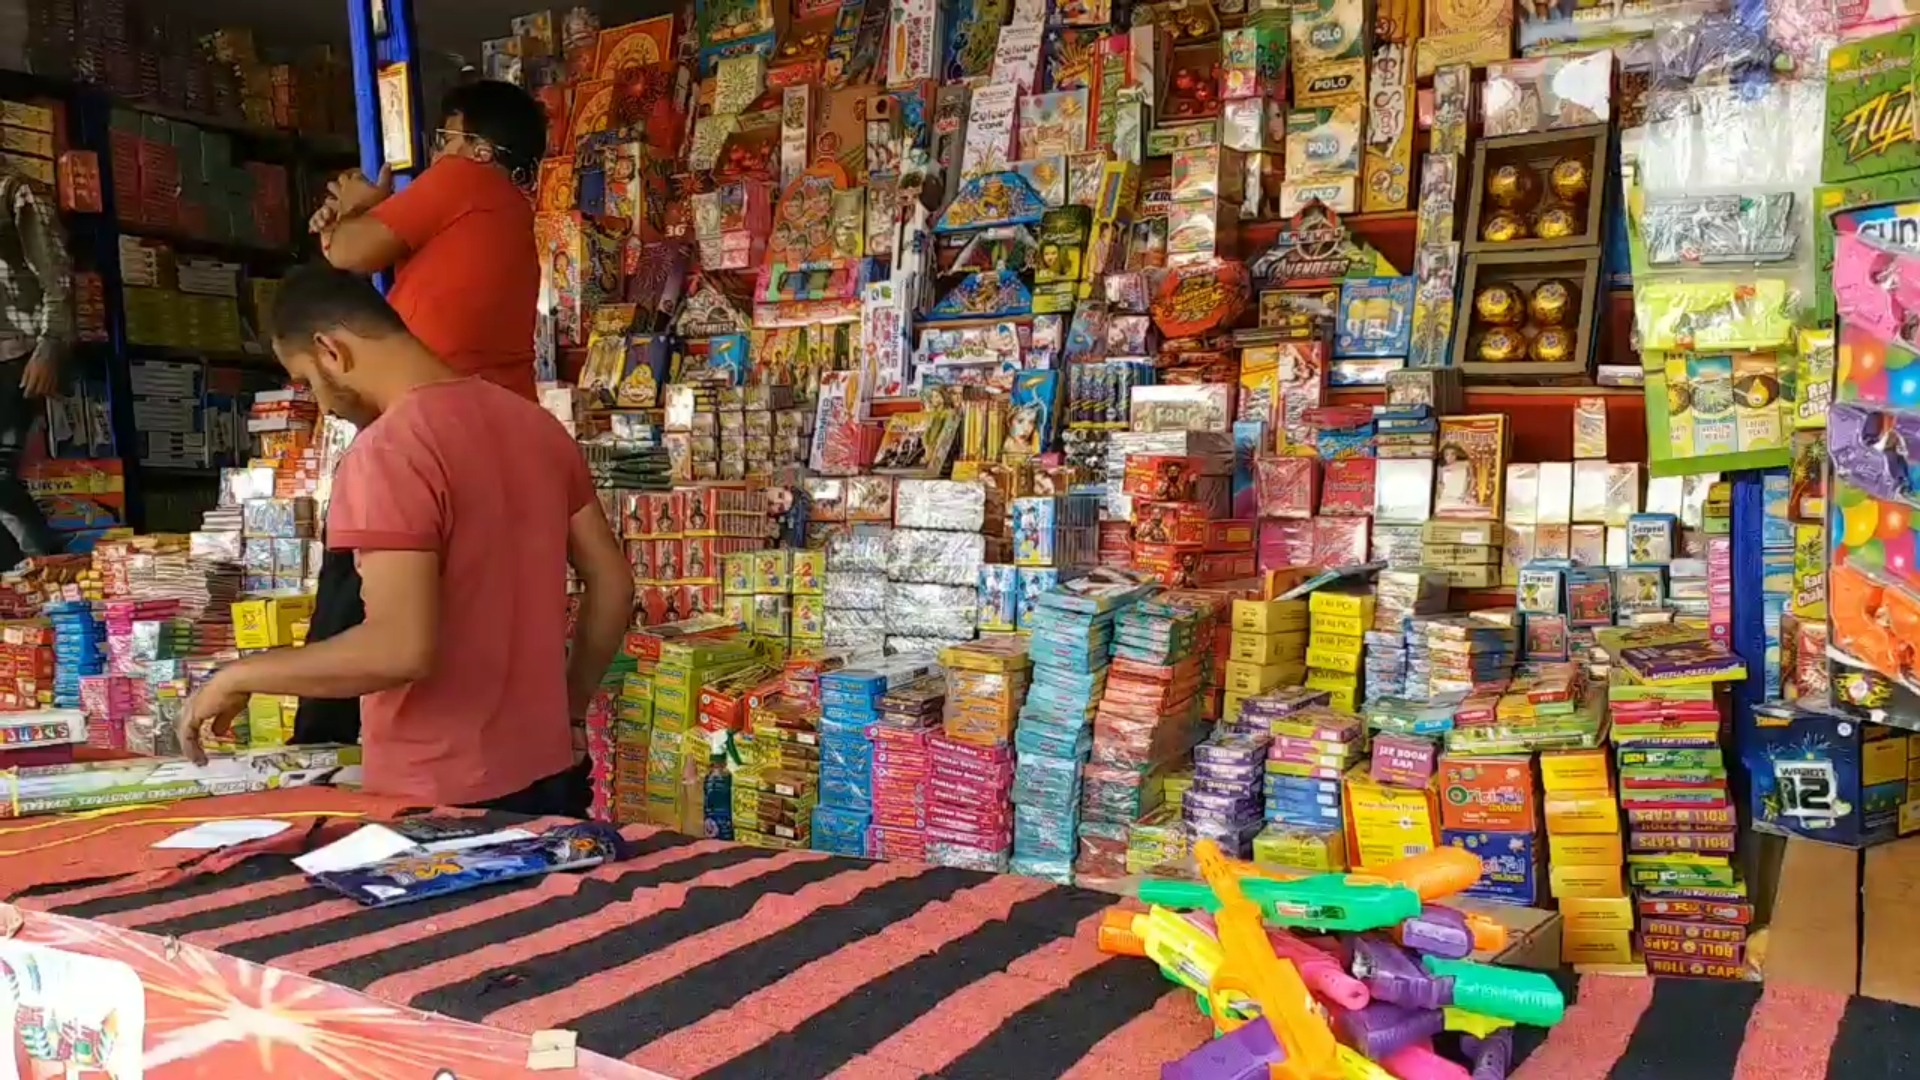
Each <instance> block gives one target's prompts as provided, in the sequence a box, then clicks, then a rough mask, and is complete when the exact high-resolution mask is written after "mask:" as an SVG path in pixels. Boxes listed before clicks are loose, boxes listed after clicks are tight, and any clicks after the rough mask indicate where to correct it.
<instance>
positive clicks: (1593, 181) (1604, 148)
mask: <svg viewBox="0 0 1920 1080" xmlns="http://www.w3.org/2000/svg"><path fill="white" fill-rule="evenodd" d="M1612 139H1613V134H1612V129H1611V128H1610V127H1608V126H1607V125H1606V124H1593V125H1590V126H1588V127H1580V128H1567V129H1565V130H1562V131H1531V132H1528V133H1526V134H1524V135H1502V136H1499V137H1497V138H1492V139H1482V140H1480V141H1479V142H1477V143H1475V144H1474V147H1473V188H1472V190H1471V191H1470V192H1469V193H1468V197H1467V239H1466V248H1465V250H1466V252H1467V254H1469V255H1472V254H1475V253H1478V252H1482V251H1558V250H1563V249H1567V248H1583V247H1600V246H1602V245H1603V244H1605V243H1606V225H1605V214H1604V211H1605V208H1606V194H1607V185H1608V184H1609V183H1611V182H1612V181H1611V175H1612V174H1611V173H1609V172H1608V169H1607V163H1608V162H1609V161H1610V160H1611V158H1610V156H1609V155H1610V154H1611V144H1612ZM1563 157H1584V158H1585V159H1586V160H1587V169H1588V173H1587V175H1588V176H1589V177H1590V179H1589V181H1588V183H1587V197H1586V205H1585V206H1582V207H1576V209H1577V210H1578V211H1579V212H1580V215H1581V218H1580V220H1581V224H1582V225H1584V226H1585V228H1584V229H1583V230H1582V231H1581V232H1579V233H1576V234H1574V235H1573V236H1568V237H1563V238H1561V239H1557V240H1542V239H1540V238H1538V237H1534V236H1529V237H1528V238H1526V239H1525V240H1509V241H1507V242H1506V243H1495V242H1493V241H1491V240H1483V239H1481V237H1480V231H1481V228H1482V223H1483V219H1484V218H1485V217H1487V216H1490V215H1491V214H1493V213H1494V212H1495V208H1494V206H1493V204H1492V201H1491V200H1489V199H1488V198H1487V176H1488V174H1489V173H1490V172H1491V171H1492V170H1494V169H1497V168H1499V167H1500V166H1502V165H1524V166H1526V167H1528V168H1530V169H1532V170H1533V171H1534V173H1535V174H1536V179H1537V180H1538V182H1539V185H1540V192H1541V194H1540V196H1539V197H1538V198H1536V200H1535V202H1534V204H1533V208H1538V207H1539V206H1540V205H1541V203H1542V202H1544V201H1546V200H1547V199H1548V198H1550V196H1549V195H1548V194H1547V170H1549V169H1551V168H1552V167H1553V163H1554V162H1556V161H1558V160H1560V159H1561V158H1563Z"/></svg>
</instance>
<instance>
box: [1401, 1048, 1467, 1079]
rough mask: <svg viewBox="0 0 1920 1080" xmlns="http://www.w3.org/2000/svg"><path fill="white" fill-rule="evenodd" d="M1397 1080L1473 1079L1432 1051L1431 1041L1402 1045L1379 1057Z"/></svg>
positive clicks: (1464, 1071)
mask: <svg viewBox="0 0 1920 1080" xmlns="http://www.w3.org/2000/svg"><path fill="white" fill-rule="evenodd" d="M1380 1064H1382V1065H1384V1066H1386V1069H1387V1071H1388V1072H1390V1073H1392V1074H1393V1075H1394V1076H1395V1077H1397V1078H1398V1080H1474V1078H1473V1077H1471V1076H1469V1075H1468V1073H1467V1070H1465V1069H1463V1068H1461V1067H1460V1066H1458V1065H1455V1064H1454V1063H1453V1062H1451V1061H1448V1060H1447V1059H1446V1058H1443V1057H1441V1056H1440V1055H1439V1054H1436V1053H1434V1052H1433V1044H1432V1043H1431V1042H1427V1041H1422V1042H1417V1043H1413V1044H1411V1045H1409V1046H1403V1047H1401V1048H1400V1049H1398V1050H1395V1051H1394V1052H1393V1053H1391V1054H1388V1055H1387V1056H1386V1057H1384V1058H1382V1059H1380Z"/></svg>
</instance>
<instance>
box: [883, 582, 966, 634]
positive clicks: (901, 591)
mask: <svg viewBox="0 0 1920 1080" xmlns="http://www.w3.org/2000/svg"><path fill="white" fill-rule="evenodd" d="M979 603H980V593H979V589H978V588H977V587H976V586H975V585H972V584H967V585H920V584H902V583H899V582H895V583H894V584H893V585H892V586H890V587H889V588H888V589H887V633H888V634H889V635H896V636H902V637H928V638H942V639H945V640H947V641H950V642H960V641H968V640H971V639H972V637H973V632H974V616H975V612H976V611H977V610H978V606H979Z"/></svg>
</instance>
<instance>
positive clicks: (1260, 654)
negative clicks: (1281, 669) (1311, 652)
mask: <svg viewBox="0 0 1920 1080" xmlns="http://www.w3.org/2000/svg"><path fill="white" fill-rule="evenodd" d="M1306 655H1307V635H1306V633H1305V631H1301V630H1291V631H1287V632H1285V633H1279V634H1254V633H1245V632H1239V631H1236V632H1235V633H1234V635H1233V638H1232V640H1231V642H1230V643H1229V644H1228V646H1227V659H1229V660H1235V661H1238V662H1240V663H1246V664H1256V665H1260V666H1263V667H1264V666H1266V665H1268V664H1277V663H1280V662H1281V661H1283V660H1302V659H1304V658H1305V657H1306Z"/></svg>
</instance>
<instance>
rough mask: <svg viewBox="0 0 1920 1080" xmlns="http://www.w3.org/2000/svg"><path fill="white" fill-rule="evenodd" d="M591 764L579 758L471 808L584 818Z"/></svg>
mask: <svg viewBox="0 0 1920 1080" xmlns="http://www.w3.org/2000/svg"><path fill="white" fill-rule="evenodd" d="M592 768H593V767H592V765H591V764H590V763H589V762H587V761H585V760H582V761H581V762H580V763H579V764H578V765H575V766H574V767H573V768H571V769H568V770H567V771H566V772H562V773H555V774H554V775H552V776H549V777H547V778H546V779H545V780H537V781H535V782H534V783H533V784H531V785H529V786H527V787H525V788H522V789H521V790H519V791H516V792H514V793H513V794H511V795H502V796H501V797H500V798H498V799H489V800H487V801H486V802H483V803H475V804H473V806H472V807H471V809H474V810H501V811H505V812H506V813H509V814H526V815H527V816H529V817H548V816H555V817H570V818H584V817H586V816H587V810H588V808H589V807H591V806H592V805H593V775H592Z"/></svg>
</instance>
